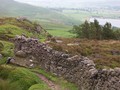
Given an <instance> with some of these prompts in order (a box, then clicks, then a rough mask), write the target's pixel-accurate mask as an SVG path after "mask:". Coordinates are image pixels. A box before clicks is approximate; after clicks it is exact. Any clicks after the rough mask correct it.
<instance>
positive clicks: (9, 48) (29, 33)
mask: <svg viewBox="0 0 120 90" xmlns="http://www.w3.org/2000/svg"><path fill="white" fill-rule="evenodd" d="M37 26H40V25H38V24H37V23H35V22H31V21H29V20H27V19H24V20H18V19H16V18H0V54H1V55H2V59H0V90H51V88H50V86H49V85H48V84H47V83H45V82H44V81H43V80H42V79H41V78H39V77H38V76H37V74H36V73H35V72H38V73H39V74H40V75H43V76H45V77H46V78H47V79H48V80H50V81H51V82H53V83H55V84H56V85H58V86H59V87H61V90H78V88H77V86H76V85H74V84H72V83H69V82H67V81H66V80H64V79H63V78H58V77H55V76H54V75H52V74H51V73H47V72H45V71H44V70H41V69H38V68H37V69H36V68H34V70H31V69H27V68H24V67H19V66H16V65H11V64H9V65H7V64H6V61H7V58H8V57H13V56H14V44H13V38H14V37H15V36H16V35H25V36H26V37H33V38H38V39H39V40H40V41H43V40H45V39H46V36H47V35H48V34H47V33H46V32H45V31H44V29H41V32H36V29H37V28H36V27H37ZM34 71H35V72H34ZM58 81H59V83H58Z"/></svg>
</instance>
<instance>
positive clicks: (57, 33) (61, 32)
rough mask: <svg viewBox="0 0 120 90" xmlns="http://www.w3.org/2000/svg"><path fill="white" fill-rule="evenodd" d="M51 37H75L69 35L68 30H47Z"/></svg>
mask: <svg viewBox="0 0 120 90" xmlns="http://www.w3.org/2000/svg"><path fill="white" fill-rule="evenodd" d="M47 31H48V32H49V33H50V34H51V35H53V36H56V37H66V38H71V37H74V36H75V35H74V34H72V33H70V32H69V31H70V30H69V29H61V28H60V29H59V28H56V29H53V30H47Z"/></svg>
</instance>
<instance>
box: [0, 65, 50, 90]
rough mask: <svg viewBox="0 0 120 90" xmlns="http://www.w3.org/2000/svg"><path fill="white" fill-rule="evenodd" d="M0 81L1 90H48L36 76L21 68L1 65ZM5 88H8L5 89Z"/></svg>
mask: <svg viewBox="0 0 120 90" xmlns="http://www.w3.org/2000/svg"><path fill="white" fill-rule="evenodd" d="M0 80H1V82H0V88H3V89H2V90H28V89H29V88H30V90H35V88H38V89H39V90H41V89H42V88H43V89H42V90H44V89H45V88H46V90H50V89H49V87H48V86H47V85H46V84H45V83H43V82H42V81H41V80H40V79H39V77H38V76H37V75H35V74H34V73H33V72H31V71H30V70H28V69H25V68H22V67H15V66H11V65H1V66H0ZM3 80H4V82H3ZM14 85H15V86H14ZM38 85H39V87H38ZM7 87H9V88H8V89H5V88H7ZM12 87H15V88H12ZM10 88H12V89H10ZM16 88H18V89H16Z"/></svg>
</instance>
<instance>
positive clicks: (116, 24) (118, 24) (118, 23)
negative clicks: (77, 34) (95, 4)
mask: <svg viewBox="0 0 120 90" xmlns="http://www.w3.org/2000/svg"><path fill="white" fill-rule="evenodd" d="M94 19H97V20H98V21H99V23H100V25H104V24H105V23H106V22H109V23H111V24H112V26H114V27H119V28H120V19H102V18H90V20H89V21H90V22H94Z"/></svg>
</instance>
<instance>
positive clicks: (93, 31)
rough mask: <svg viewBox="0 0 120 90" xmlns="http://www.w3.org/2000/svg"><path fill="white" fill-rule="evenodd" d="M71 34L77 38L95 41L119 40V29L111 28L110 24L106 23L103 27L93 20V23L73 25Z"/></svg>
mask: <svg viewBox="0 0 120 90" xmlns="http://www.w3.org/2000/svg"><path fill="white" fill-rule="evenodd" d="M72 33H74V34H76V37H77V38H87V39H97V40H109V39H115V40H120V29H115V28H113V27H112V25H111V23H108V22H106V23H105V25H103V26H102V25H100V24H99V22H98V21H97V20H96V19H95V20H94V22H88V21H85V22H84V23H83V24H81V25H74V26H73V30H72Z"/></svg>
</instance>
